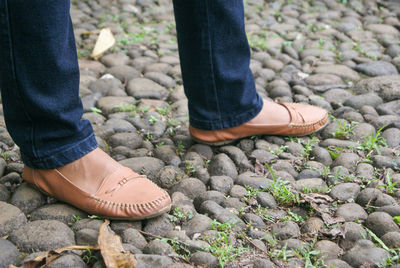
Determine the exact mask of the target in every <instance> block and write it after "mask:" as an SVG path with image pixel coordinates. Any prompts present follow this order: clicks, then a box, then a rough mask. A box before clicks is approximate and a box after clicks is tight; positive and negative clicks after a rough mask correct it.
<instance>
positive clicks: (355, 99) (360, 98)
mask: <svg viewBox="0 0 400 268" xmlns="http://www.w3.org/2000/svg"><path fill="white" fill-rule="evenodd" d="M382 102H383V100H382V99H381V97H379V96H378V95H376V94H375V93H366V94H360V95H357V96H352V97H350V98H348V99H347V100H346V101H345V102H344V103H343V104H344V105H346V106H350V107H353V108H354V109H360V108H361V107H363V106H365V105H368V106H372V107H375V106H378V105H379V104H381V103H382Z"/></svg>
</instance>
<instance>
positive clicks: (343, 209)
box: [336, 203, 368, 222]
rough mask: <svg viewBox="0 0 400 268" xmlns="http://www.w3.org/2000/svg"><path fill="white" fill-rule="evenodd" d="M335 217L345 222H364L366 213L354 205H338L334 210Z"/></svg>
mask: <svg viewBox="0 0 400 268" xmlns="http://www.w3.org/2000/svg"><path fill="white" fill-rule="evenodd" d="M336 217H343V218H344V220H345V221H346V222H349V221H355V220H366V219H367V217H368V214H367V212H365V210H364V209H363V208H362V207H361V206H360V205H358V204H356V203H347V204H343V205H340V206H339V207H338V209H337V210H336Z"/></svg>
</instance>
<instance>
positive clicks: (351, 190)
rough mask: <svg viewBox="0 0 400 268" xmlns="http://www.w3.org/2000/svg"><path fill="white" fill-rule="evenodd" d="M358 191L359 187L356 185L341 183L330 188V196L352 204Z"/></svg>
mask: <svg viewBox="0 0 400 268" xmlns="http://www.w3.org/2000/svg"><path fill="white" fill-rule="evenodd" d="M360 189H361V187H360V186H359V185H358V184H357V183H341V184H338V185H335V186H334V187H333V188H332V190H331V192H330V196H331V197H332V198H335V199H337V200H339V201H344V202H345V201H347V202H354V200H356V198H357V196H358V194H359V193H360Z"/></svg>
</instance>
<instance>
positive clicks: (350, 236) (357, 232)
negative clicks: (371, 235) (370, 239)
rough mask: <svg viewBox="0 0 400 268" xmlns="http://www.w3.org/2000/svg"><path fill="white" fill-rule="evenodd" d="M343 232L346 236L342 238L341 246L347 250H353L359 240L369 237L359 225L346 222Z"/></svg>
mask: <svg viewBox="0 0 400 268" xmlns="http://www.w3.org/2000/svg"><path fill="white" fill-rule="evenodd" d="M343 230H344V233H345V236H344V237H342V238H340V240H339V245H340V247H342V248H343V249H345V250H348V249H351V248H352V247H353V246H354V244H355V243H356V242H357V241H358V240H360V239H364V238H365V237H367V232H366V231H365V230H364V228H363V226H362V225H361V224H359V223H355V222H345V223H344V224H343Z"/></svg>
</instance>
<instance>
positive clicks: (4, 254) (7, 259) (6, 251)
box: [0, 238, 19, 268]
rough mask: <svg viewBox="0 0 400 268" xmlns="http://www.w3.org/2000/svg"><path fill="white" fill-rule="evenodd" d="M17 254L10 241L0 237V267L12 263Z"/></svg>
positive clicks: (3, 267)
mask: <svg viewBox="0 0 400 268" xmlns="http://www.w3.org/2000/svg"><path fill="white" fill-rule="evenodd" d="M18 255H19V252H18V249H17V248H16V247H15V246H14V245H13V244H12V243H11V242H10V241H8V240H5V239H3V238H0V268H6V267H8V265H10V264H14V263H15V261H16V260H17V259H18Z"/></svg>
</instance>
